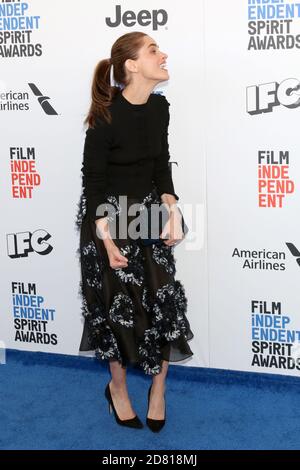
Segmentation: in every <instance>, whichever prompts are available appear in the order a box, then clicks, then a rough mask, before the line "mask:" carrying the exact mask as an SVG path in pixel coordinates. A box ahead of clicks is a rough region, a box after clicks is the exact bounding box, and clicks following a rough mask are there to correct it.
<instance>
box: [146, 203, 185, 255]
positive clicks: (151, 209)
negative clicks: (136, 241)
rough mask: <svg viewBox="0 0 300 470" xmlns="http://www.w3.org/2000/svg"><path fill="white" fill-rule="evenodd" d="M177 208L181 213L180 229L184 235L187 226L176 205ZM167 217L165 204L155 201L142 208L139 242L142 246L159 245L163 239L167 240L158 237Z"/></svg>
mask: <svg viewBox="0 0 300 470" xmlns="http://www.w3.org/2000/svg"><path fill="white" fill-rule="evenodd" d="M177 209H178V210H179V212H180V214H181V225H182V231H183V233H184V235H186V234H187V233H188V231H189V228H188V226H187V225H186V223H185V220H184V218H183V215H182V212H181V210H180V208H179V207H178V206H177ZM168 219H169V212H168V210H167V209H166V206H165V204H163V203H160V204H157V203H156V204H151V205H150V206H145V207H144V209H143V216H142V223H141V224H140V228H141V231H140V233H141V235H140V242H141V244H142V245H144V246H147V245H152V244H156V245H161V244H163V242H164V240H168V238H160V237H159V235H160V234H161V233H162V231H163V228H164V226H165V224H166V222H167V221H168Z"/></svg>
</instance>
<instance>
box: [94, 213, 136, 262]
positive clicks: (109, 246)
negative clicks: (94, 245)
mask: <svg viewBox="0 0 300 470" xmlns="http://www.w3.org/2000/svg"><path fill="white" fill-rule="evenodd" d="M95 223H96V227H97V230H99V231H100V235H101V238H102V240H103V243H104V246H105V248H106V252H107V256H108V259H109V265H110V267H111V268H112V269H118V268H127V266H128V259H127V258H126V256H123V255H122V253H121V252H120V250H119V248H118V247H117V245H116V244H115V243H114V242H113V240H112V238H111V235H110V231H109V225H108V221H107V219H106V217H103V218H101V219H98V220H96V222H95Z"/></svg>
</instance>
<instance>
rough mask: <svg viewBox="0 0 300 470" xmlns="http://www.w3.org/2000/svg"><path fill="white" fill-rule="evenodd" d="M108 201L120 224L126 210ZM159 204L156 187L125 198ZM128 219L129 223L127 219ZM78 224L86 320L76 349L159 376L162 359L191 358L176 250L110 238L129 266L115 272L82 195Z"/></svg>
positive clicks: (116, 201) (112, 199)
mask: <svg viewBox="0 0 300 470" xmlns="http://www.w3.org/2000/svg"><path fill="white" fill-rule="evenodd" d="M107 201H109V203H110V205H113V207H114V212H113V215H112V216H111V217H110V220H111V221H112V220H113V219H114V222H115V221H118V223H119V222H120V218H121V217H122V214H123V212H124V210H123V207H122V204H121V203H120V199H119V197H118V196H114V195H109V196H108V197H107ZM158 201H159V199H158V197H157V194H156V191H155V189H154V190H153V191H152V192H151V193H149V194H148V196H146V198H144V199H142V200H141V199H137V198H127V206H128V207H130V204H132V203H138V204H141V206H140V207H143V205H144V204H151V203H152V202H153V203H157V202H158ZM110 207H111V206H110ZM126 220H128V225H129V223H130V221H131V218H130V216H129V217H127V218H126ZM76 224H77V227H78V229H79V230H80V246H79V248H78V250H77V253H78V255H79V258H80V266H81V281H80V289H79V292H80V295H81V297H82V315H83V319H84V328H83V333H82V338H81V343H80V346H79V351H91V350H94V351H95V355H96V357H97V358H98V359H99V360H109V361H118V362H119V363H120V364H121V365H122V367H126V366H128V365H132V366H135V367H139V368H141V369H142V370H143V371H144V372H145V374H150V375H155V374H159V373H160V372H161V369H162V361H163V360H165V361H169V362H178V361H181V360H183V359H186V358H188V357H190V356H192V355H193V352H192V351H191V349H190V347H189V345H188V341H189V340H191V339H192V338H193V337H194V334H193V333H192V331H191V328H190V324H189V321H188V319H187V317H186V312H187V297H186V295H185V290H184V287H183V285H182V283H181V282H180V281H179V280H178V279H176V278H175V274H176V266H175V258H174V249H175V246H167V245H165V244H162V245H161V246H158V245H156V244H151V245H148V246H144V245H142V244H141V242H140V240H135V239H133V238H132V237H130V236H128V234H127V236H126V237H125V238H122V237H123V236H122V237H120V238H118V236H117V235H116V234H114V237H115V236H116V238H114V243H115V244H116V245H117V246H118V248H119V249H120V252H121V253H122V254H123V255H124V256H126V257H127V259H128V266H127V267H126V268H119V269H113V268H111V267H110V265H109V259H108V255H107V252H106V248H105V246H104V243H103V240H102V239H101V238H99V237H98V235H97V233H96V224H95V222H94V221H93V220H91V219H90V218H89V217H88V216H87V214H86V199H85V196H84V194H82V196H81V200H80V203H79V210H78V214H77V221H76Z"/></svg>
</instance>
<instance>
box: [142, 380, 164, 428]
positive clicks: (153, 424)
mask: <svg viewBox="0 0 300 470" xmlns="http://www.w3.org/2000/svg"><path fill="white" fill-rule="evenodd" d="M151 387H152V385H150V387H149V390H148V411H147V415H148V413H149V404H150V393H151ZM166 418H167V409H166V404H165V419H151V418H148V416H147V418H146V423H147V426H148V428H149V429H151V431H152V432H159V431H160V430H161V429H162V428H163V427H164V425H165V423H166Z"/></svg>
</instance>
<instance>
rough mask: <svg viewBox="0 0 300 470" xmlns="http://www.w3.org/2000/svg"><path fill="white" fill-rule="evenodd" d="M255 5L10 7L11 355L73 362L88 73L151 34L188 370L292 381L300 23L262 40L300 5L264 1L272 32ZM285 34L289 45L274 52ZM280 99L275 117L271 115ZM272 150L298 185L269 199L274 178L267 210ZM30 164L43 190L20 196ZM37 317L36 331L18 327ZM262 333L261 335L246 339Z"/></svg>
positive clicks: (3, 36) (7, 282)
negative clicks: (182, 233) (181, 224)
mask: <svg viewBox="0 0 300 470" xmlns="http://www.w3.org/2000/svg"><path fill="white" fill-rule="evenodd" d="M150 3H151V6H150ZM248 3H249V4H252V6H251V8H253V10H251V12H250V13H251V15H252V17H251V18H250V17H249V14H250V13H249V10H248V6H249V5H248ZM258 3H260V2H255V1H251V2H250V1H249V2H248V1H246V0H229V1H228V2H223V1H222V0H215V1H211V0H206V1H205V0H202V1H199V0H197V1H196V0H189V2H187V3H185V4H183V3H182V2H180V1H179V0H172V1H171V0H161V1H152V2H147V3H146V2H144V3H143V2H140V1H137V0H135V1H129V0H126V1H120V2H114V1H108V0H101V1H98V0H87V1H86V2H84V5H83V4H81V3H78V4H77V3H75V2H72V1H71V0H64V1H63V2H59V1H58V0H52V1H51V2H50V1H46V0H42V1H41V0H40V1H38V0H32V1H28V2H26V3H25V2H15V4H13V3H10V4H4V3H1V4H0V61H1V76H0V80H1V81H0V87H1V90H0V93H1V95H0V119H1V130H2V132H1V140H0V151H1V159H0V171H1V175H2V181H3V184H1V185H0V192H1V201H2V208H3V216H2V219H1V220H2V223H1V237H0V253H1V271H2V276H1V281H2V282H1V283H0V289H1V290H0V293H1V315H0V328H1V330H0V331H1V334H0V340H2V341H4V343H5V345H6V347H7V348H13V349H20V350H32V351H44V352H51V353H66V354H75V355H76V354H78V346H79V341H80V338H81V332H82V318H81V313H80V306H81V299H80V296H79V293H78V289H79V279H80V266H79V260H78V258H77V256H76V250H77V248H78V244H79V235H78V232H76V230H75V215H76V211H77V202H78V200H79V195H80V192H81V176H80V169H81V162H82V153H83V143H84V137H85V128H84V126H83V120H84V117H85V114H86V112H87V109H88V106H89V100H90V86H91V79H92V74H93V70H94V67H95V65H96V63H97V62H98V61H99V60H100V59H102V58H107V57H109V56H110V48H111V45H112V44H113V42H114V41H115V40H116V39H117V38H118V37H119V36H121V35H122V34H124V33H126V32H130V31H143V32H146V33H147V34H149V35H150V36H152V37H153V38H154V39H155V40H156V41H157V43H158V44H159V46H160V49H161V50H162V51H164V52H167V54H168V60H167V61H168V69H169V74H170V80H169V81H168V82H164V83H161V84H159V85H158V86H157V88H156V89H155V90H154V91H156V90H158V91H162V92H163V93H164V94H165V95H166V97H167V99H168V101H169V102H170V104H171V106H170V115H171V117H170V129H169V144H170V155H171V161H172V162H177V165H172V174H173V180H174V186H175V188H176V193H177V194H178V195H179V196H180V201H179V203H180V205H181V208H182V209H183V212H184V214H185V216H186V220H187V223H188V225H189V227H190V235H189V236H188V237H187V239H186V240H185V241H184V242H183V243H181V244H180V245H179V246H178V247H176V248H175V258H176V259H177V278H178V279H180V280H181V281H182V283H183V285H184V287H185V289H186V293H187V297H188V313H187V314H188V318H189V320H190V323H191V327H192V330H193V332H194V334H195V338H194V339H193V341H192V342H191V343H190V345H191V348H192V350H193V352H194V356H193V357H192V358H191V359H189V360H187V361H183V362H182V363H181V364H182V366H185V365H188V366H202V367H213V368H224V369H236V370H245V371H258V372H269V373H279V374H289V375H298V369H297V359H298V357H297V356H298V354H297V351H298V349H299V348H298V344H299V338H298V333H299V332H298V330H297V328H299V327H300V318H299V303H300V299H299V296H298V295H297V285H298V280H299V274H300V271H299V269H300V265H299V263H298V262H297V256H299V257H300V253H299V254H298V255H297V248H298V249H300V243H299V244H298V236H299V222H298V210H297V209H298V207H299V196H298V191H297V182H298V180H299V176H300V175H299V172H300V165H299V162H298V161H297V159H296V152H297V135H298V132H297V131H298V129H297V128H296V125H297V120H296V115H297V113H299V110H298V94H299V91H298V90H297V80H298V77H300V73H299V70H298V69H299V65H297V64H298V61H297V54H298V50H297V47H296V45H297V34H299V31H300V23H299V19H298V17H296V16H294V18H293V19H292V20H291V22H290V23H289V28H290V31H288V32H287V31H283V32H282V31H279V30H278V34H276V32H275V33H274V34H273V35H266V34H265V31H264V29H263V27H265V26H266V25H267V24H273V25H274V26H275V23H274V21H276V20H277V21H278V19H279V18H280V15H282V11H283V10H281V11H276V8H279V7H280V8H281V9H283V8H284V7H285V5H286V4H290V6H292V2H281V4H280V6H279V5H278V4H277V5H276V3H277V2H271V1H270V2H267V1H265V2H263V4H262V5H260V7H264V8H265V7H267V8H268V10H266V12H265V13H268V14H269V15H272V18H271V17H270V18H271V19H269V23H266V22H263V21H262V20H260V21H261V22H260V23H257V21H258V19H257V18H255V17H254V16H253V15H255V14H256V13H257V10H256V9H255V8H256V7H255V5H256V4H258ZM116 8H121V13H122V22H121V23H120V24H119V25H117V26H113V25H112V24H111V23H110V22H109V21H108V20H107V19H108V18H111V21H115V15H116V13H115V12H116ZM130 12H131V13H130ZM290 12H291V10H290ZM284 13H285V14H286V11H285V12H284ZM294 14H295V15H296V10H294ZM274 15H275V16H274ZM143 18H144V19H143ZM145 18H148V20H147V21H146V20H145ZM253 18H254V19H253ZM285 18H286V16H285ZM271 20H272V21H273V23H272V22H271ZM249 21H253V25H254V26H256V25H257V24H259V25H260V26H261V28H262V30H261V32H260V33H259V34H254V35H250V34H249V32H248V28H249ZM277 26H278V25H277ZM283 26H284V24H283ZM278 27H279V26H278ZM25 31H27V33H25ZM28 31H29V32H28ZM20 33H22V34H20ZM18 34H19V36H18ZM278 36H280V38H281V45H283V46H284V45H286V48H281V49H280V48H279V47H280V46H278V44H277V43H276V41H277V38H278ZM270 37H271V39H272V40H273V42H269V43H267V42H266V43H265V45H264V47H265V48H264V49H256V50H255V49H253V48H252V49H248V45H249V41H250V39H251V40H252V41H253V42H254V43H255V44H259V42H260V41H264V40H266V39H267V40H270ZM18 39H19V40H21V42H17V40H18ZM293 39H294V40H295V43H293ZM274 45H275V47H274ZM287 45H289V47H290V48H289V49H288V48H287ZM290 78H293V79H294V81H293V82H288V85H289V87H288V86H287V87H285V93H281V94H279V96H280V98H281V102H282V101H284V100H283V98H284V96H285V98H286V100H287V99H289V100H290V103H287V102H286V101H285V105H284V104H280V103H281V102H280V103H279V101H278V100H277V101H276V95H275V92H274V90H276V89H277V87H278V85H279V84H280V83H281V82H283V81H284V80H287V79H290ZM29 84H31V85H29ZM32 84H34V85H35V88H34V87H33V85H32ZM263 84H267V85H265V86H262V85H263ZM292 85H293V87H294V88H293V89H292ZM282 88H283V86H282ZM282 88H281V89H282ZM247 90H248V95H247V94H246V93H247ZM272 90H273V91H272ZM279 90H280V89H279ZM291 90H292V91H291ZM274 99H275V104H276V105H275V106H273V105H272V106H269V107H268V103H271V104H272V102H273V101H274ZM3 130H4V131H3ZM20 149H21V150H22V152H23V159H20V158H18V157H19V156H20ZM28 149H30V151H29V153H28ZM263 151H264V152H265V151H274V159H273V163H271V166H273V167H277V170H278V169H279V170H280V165H279V164H278V163H276V161H277V160H278V159H279V153H280V152H281V151H282V152H285V158H284V159H283V160H282V162H281V167H283V165H284V166H285V168H284V171H285V176H286V175H288V177H289V178H290V180H292V182H293V183H294V188H293V191H292V192H291V193H286V194H285V195H284V197H282V198H281V197H278V195H277V197H274V193H272V192H271V191H272V184H273V185H274V183H271V182H270V181H269V188H268V189H269V193H268V191H266V190H262V191H263V193H268V194H270V195H271V196H272V198H273V199H270V198H269V200H268V199H267V198H266V196H260V199H259V190H258V170H259V165H266V164H267V162H266V159H265V160H262V161H261V162H259V152H263ZM20 162H21V163H20ZM29 162H31V163H30V164H31V165H35V167H34V168H32V170H33V171H35V172H36V173H37V174H38V175H39V176H38V177H37V180H36V185H34V186H33V188H31V181H27V185H24V182H25V178H26V177H27V178H28V177H29V175H28V174H27V175H26V174H23V176H22V175H20V174H16V172H15V170H16V168H14V169H13V170H12V167H11V164H13V165H20V164H23V165H28V164H29ZM25 169H26V168H25ZM23 170H24V168H23ZM267 170H268V171H271V169H270V166H269V167H268V168H267ZM282 170H283V168H282ZM19 171H20V172H21V173H22V168H19ZM31 176H32V175H31ZM12 177H15V178H17V179H16V180H15V181H14V182H13V181H12ZM39 178H40V181H39ZM283 179H284V180H285V179H287V178H286V177H285V178H283ZM20 182H21V183H22V189H23V193H20V184H19V183H20ZM264 184H266V180H265V181H264ZM277 189H278V188H277ZM279 195H282V193H279ZM259 201H260V205H259ZM264 201H268V202H269V207H263V205H266V204H265V202H264ZM271 201H273V207H272V206H270V203H271ZM279 201H281V202H282V204H281V207H280V206H279ZM274 204H275V207H274ZM191 211H192V212H191ZM193 232H194V235H195V238H192V237H193ZM243 250H244V252H245V253H244V255H243ZM263 250H265V252H270V253H272V258H271V259H266V258H265V262H266V261H267V262H268V263H269V265H267V267H266V266H265V265H264V263H263V260H262V258H261V259H260V264H257V265H256V266H254V263H255V262H256V263H258V261H259V258H258V254H257V253H258V252H259V251H261V252H262V251H263ZM255 251H256V254H255ZM236 253H238V254H239V255H240V256H238V255H237V254H236ZM247 262H248V266H247V265H246V263H247ZM276 263H277V264H276ZM20 299H21V300H22V301H23V302H25V301H26V300H28V299H30V302H31V307H32V309H31V310H30V309H29V310H28V308H27V309H26V310H24V312H22V310H21V308H20V307H16V306H15V304H17V303H18V300H20ZM255 302H256V303H255ZM259 306H262V307H263V308H262V310H261V312H260V310H259ZM28 312H29V313H30V312H32V314H33V317H32V319H34V320H36V321H35V322H32V321H31V322H29V321H28V319H26V318H22V317H25V316H26V314H28ZM269 312H270V313H269ZM252 322H255V325H256V326H257V325H258V324H263V323H264V324H266V326H265V328H263V329H262V328H261V327H258V326H257V327H256V329H252ZM254 349H255V351H254ZM261 350H263V353H261Z"/></svg>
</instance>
